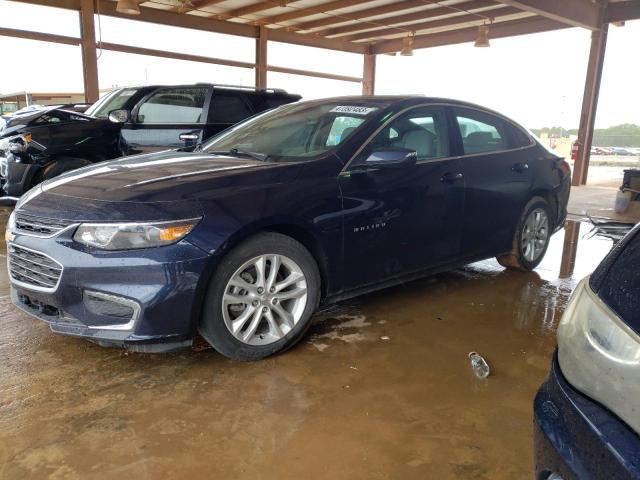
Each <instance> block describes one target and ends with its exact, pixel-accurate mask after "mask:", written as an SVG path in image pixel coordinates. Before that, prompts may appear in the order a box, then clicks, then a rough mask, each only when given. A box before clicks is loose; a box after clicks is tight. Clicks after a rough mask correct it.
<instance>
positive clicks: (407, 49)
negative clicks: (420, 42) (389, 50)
mask: <svg viewBox="0 0 640 480" xmlns="http://www.w3.org/2000/svg"><path fill="white" fill-rule="evenodd" d="M400 55H402V56H403V57H411V56H413V34H411V35H409V36H407V37H404V38H403V39H402V50H400Z"/></svg>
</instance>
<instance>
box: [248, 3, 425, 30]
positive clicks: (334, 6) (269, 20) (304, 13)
mask: <svg viewBox="0 0 640 480" xmlns="http://www.w3.org/2000/svg"><path fill="white" fill-rule="evenodd" d="M371 1H372V0H334V1H333V2H327V3H321V4H320V5H314V6H313V7H307V8H296V9H291V11H290V12H286V13H281V14H279V15H272V16H270V17H266V18H261V19H260V20H259V21H258V23H259V24H260V25H273V24H276V23H280V22H286V21H289V20H295V19H296V18H303V17H308V16H309V15H318V14H320V13H327V12H332V11H334V10H339V9H341V8H347V7H354V6H356V5H360V4H361V3H368V2H371ZM422 4H423V5H424V2H423V3H422Z"/></svg>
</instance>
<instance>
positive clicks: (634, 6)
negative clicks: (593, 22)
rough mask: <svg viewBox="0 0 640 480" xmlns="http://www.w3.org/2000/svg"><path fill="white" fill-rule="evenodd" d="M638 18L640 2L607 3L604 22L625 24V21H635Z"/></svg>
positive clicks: (634, 0) (639, 15) (635, 0)
mask: <svg viewBox="0 0 640 480" xmlns="http://www.w3.org/2000/svg"><path fill="white" fill-rule="evenodd" d="M639 18H640V1H638V0H633V1H629V2H616V3H609V4H608V5H607V10H606V11H605V21H607V22H611V23H614V22H625V21H627V20H637V19H639Z"/></svg>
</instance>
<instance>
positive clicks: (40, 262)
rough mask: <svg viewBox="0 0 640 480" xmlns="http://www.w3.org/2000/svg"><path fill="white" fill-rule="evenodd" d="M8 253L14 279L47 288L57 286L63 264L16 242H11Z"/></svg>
mask: <svg viewBox="0 0 640 480" xmlns="http://www.w3.org/2000/svg"><path fill="white" fill-rule="evenodd" d="M8 253H9V274H10V275H11V279H12V280H14V281H16V282H20V283H23V284H25V285H29V286H32V287H37V288H41V289H46V290H54V289H55V288H56V287H57V285H58V281H59V280H60V275H62V265H60V264H59V263H58V262H56V261H55V260H52V259H51V258H49V257H47V256H46V255H43V254H42V253H38V252H34V251H32V250H27V249H25V248H22V247H18V246H17V245H14V244H9V247H8Z"/></svg>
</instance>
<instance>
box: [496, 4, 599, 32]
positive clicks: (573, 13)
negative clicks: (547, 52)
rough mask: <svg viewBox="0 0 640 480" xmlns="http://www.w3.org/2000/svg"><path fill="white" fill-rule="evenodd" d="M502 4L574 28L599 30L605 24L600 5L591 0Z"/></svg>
mask: <svg viewBox="0 0 640 480" xmlns="http://www.w3.org/2000/svg"><path fill="white" fill-rule="evenodd" d="M500 2H501V3H504V4H506V5H510V6H512V7H516V8H519V9H520V10H523V11H525V12H531V13H535V14H536V15H540V16H542V17H546V18H549V19H551V20H555V21H557V22H562V23H566V24H567V25H570V26H572V27H583V28H588V29H589V30H598V29H599V28H600V27H601V26H602V23H603V22H602V11H601V8H600V5H599V4H598V3H596V2H592V1H591V0H562V1H557V0H500Z"/></svg>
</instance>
